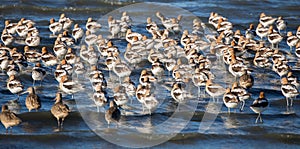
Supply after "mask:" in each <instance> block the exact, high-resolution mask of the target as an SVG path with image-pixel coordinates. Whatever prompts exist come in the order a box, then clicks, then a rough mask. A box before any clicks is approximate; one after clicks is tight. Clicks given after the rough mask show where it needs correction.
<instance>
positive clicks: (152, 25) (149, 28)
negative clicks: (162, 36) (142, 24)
mask: <svg viewBox="0 0 300 149" xmlns="http://www.w3.org/2000/svg"><path fill="white" fill-rule="evenodd" d="M146 30H147V31H148V32H149V33H150V34H152V35H153V34H154V31H158V30H159V27H158V26H157V24H156V22H154V21H152V19H151V17H148V18H147V25H146Z"/></svg>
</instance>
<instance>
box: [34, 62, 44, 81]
mask: <svg viewBox="0 0 300 149" xmlns="http://www.w3.org/2000/svg"><path fill="white" fill-rule="evenodd" d="M45 76H46V71H45V70H44V69H43V68H42V65H41V63H37V64H36V65H35V67H33V68H32V74H31V77H32V79H33V85H32V86H34V84H35V81H41V82H40V86H41V85H42V81H43V80H44V78H45Z"/></svg>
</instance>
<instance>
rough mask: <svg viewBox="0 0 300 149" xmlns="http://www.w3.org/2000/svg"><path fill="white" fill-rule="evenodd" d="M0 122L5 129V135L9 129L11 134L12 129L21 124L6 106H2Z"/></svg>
mask: <svg viewBox="0 0 300 149" xmlns="http://www.w3.org/2000/svg"><path fill="white" fill-rule="evenodd" d="M0 121H1V123H2V124H3V125H4V127H5V129H6V133H8V129H9V128H10V129H11V130H10V131H11V132H12V127H13V126H17V125H19V124H20V123H21V122H22V120H21V119H20V118H18V117H17V115H16V114H15V113H13V112H12V111H10V110H9V109H8V106H7V105H2V111H1V114H0Z"/></svg>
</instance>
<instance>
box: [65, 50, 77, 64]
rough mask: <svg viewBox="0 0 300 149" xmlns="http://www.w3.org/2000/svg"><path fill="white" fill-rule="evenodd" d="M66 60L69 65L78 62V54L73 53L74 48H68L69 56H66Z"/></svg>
mask: <svg viewBox="0 0 300 149" xmlns="http://www.w3.org/2000/svg"><path fill="white" fill-rule="evenodd" d="M65 60H66V61H67V63H68V64H74V63H75V61H76V54H75V53H74V52H73V50H72V48H68V51H67V54H66V55H65Z"/></svg>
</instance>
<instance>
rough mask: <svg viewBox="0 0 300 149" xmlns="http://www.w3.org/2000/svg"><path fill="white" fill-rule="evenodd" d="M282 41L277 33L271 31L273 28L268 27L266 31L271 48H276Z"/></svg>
mask: <svg viewBox="0 0 300 149" xmlns="http://www.w3.org/2000/svg"><path fill="white" fill-rule="evenodd" d="M282 39H283V37H282V36H281V35H280V34H279V33H278V32H275V31H274V30H273V26H270V27H269V31H268V41H269V42H270V43H271V44H272V48H275V46H274V45H277V46H276V47H277V48H278V46H279V42H280V41H281V40H282Z"/></svg>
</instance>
